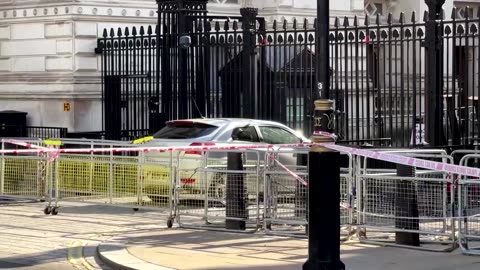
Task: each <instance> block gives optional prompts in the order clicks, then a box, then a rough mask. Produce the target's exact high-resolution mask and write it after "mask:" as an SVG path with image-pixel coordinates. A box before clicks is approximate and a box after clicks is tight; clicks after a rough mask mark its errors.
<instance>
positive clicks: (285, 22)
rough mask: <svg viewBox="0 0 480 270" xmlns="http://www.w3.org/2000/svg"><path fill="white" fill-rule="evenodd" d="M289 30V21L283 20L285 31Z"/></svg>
mask: <svg viewBox="0 0 480 270" xmlns="http://www.w3.org/2000/svg"><path fill="white" fill-rule="evenodd" d="M287 29H288V21H287V19H284V20H283V30H287Z"/></svg>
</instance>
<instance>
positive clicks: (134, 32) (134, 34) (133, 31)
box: [132, 26, 137, 36]
mask: <svg viewBox="0 0 480 270" xmlns="http://www.w3.org/2000/svg"><path fill="white" fill-rule="evenodd" d="M132 35H133V36H136V35H137V28H136V27H135V26H134V27H133V28H132Z"/></svg>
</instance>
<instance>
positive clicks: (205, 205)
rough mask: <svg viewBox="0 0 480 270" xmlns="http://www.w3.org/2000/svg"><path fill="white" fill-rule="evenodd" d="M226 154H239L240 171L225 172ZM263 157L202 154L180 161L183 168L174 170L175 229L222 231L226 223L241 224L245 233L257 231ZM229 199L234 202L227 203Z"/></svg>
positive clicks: (258, 154) (259, 154) (220, 152)
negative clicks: (244, 225) (177, 227)
mask: <svg viewBox="0 0 480 270" xmlns="http://www.w3.org/2000/svg"><path fill="white" fill-rule="evenodd" d="M228 153H236V154H241V156H242V167H243V168H235V169H229V168H228V166H227V165H228V164H227V163H228V159H227V155H228ZM264 153H265V152H264V151H263V152H262V151H256V150H228V151H224V150H214V151H205V152H203V153H202V155H201V156H199V159H193V160H192V157H190V158H187V159H182V162H181V163H183V166H179V167H177V168H176V171H177V173H176V179H175V192H174V194H175V202H176V203H175V204H174V205H175V209H174V210H175V213H176V214H175V216H176V220H177V222H178V224H179V226H180V227H188V228H205V227H209V228H212V229H224V228H225V225H226V220H227V219H228V220H234V221H242V222H245V224H246V229H247V230H249V231H256V230H258V229H259V228H260V227H261V216H262V214H263V208H262V206H261V197H262V195H263V188H261V187H262V185H261V184H260V183H261V182H262V181H263V179H262V178H261V177H259V176H260V175H261V170H262V167H263V164H262V163H263V162H262V161H263V157H262V156H263V155H264ZM241 183H243V185H241ZM228 192H230V193H231V195H232V197H229V194H227V193H228ZM230 198H237V199H238V200H233V201H228V200H229V199H230ZM228 204H230V205H231V206H232V207H228Z"/></svg>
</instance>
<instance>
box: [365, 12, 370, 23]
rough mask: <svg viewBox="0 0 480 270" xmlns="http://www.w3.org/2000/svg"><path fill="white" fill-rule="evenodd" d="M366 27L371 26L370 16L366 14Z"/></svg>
mask: <svg viewBox="0 0 480 270" xmlns="http://www.w3.org/2000/svg"><path fill="white" fill-rule="evenodd" d="M364 24H365V26H369V25H370V16H368V14H365V22H364Z"/></svg>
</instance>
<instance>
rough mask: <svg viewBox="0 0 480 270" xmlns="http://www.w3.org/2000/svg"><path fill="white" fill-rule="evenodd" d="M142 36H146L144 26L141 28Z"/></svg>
mask: <svg viewBox="0 0 480 270" xmlns="http://www.w3.org/2000/svg"><path fill="white" fill-rule="evenodd" d="M140 35H141V36H143V35H145V29H144V28H143V25H142V26H140Z"/></svg>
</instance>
